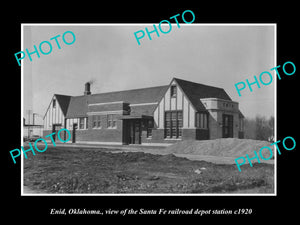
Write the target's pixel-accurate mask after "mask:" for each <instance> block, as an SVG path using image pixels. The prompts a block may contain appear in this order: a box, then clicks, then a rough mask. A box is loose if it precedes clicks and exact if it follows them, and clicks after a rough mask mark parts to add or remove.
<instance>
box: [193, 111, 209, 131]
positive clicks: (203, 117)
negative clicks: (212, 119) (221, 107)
mask: <svg viewBox="0 0 300 225" xmlns="http://www.w3.org/2000/svg"><path fill="white" fill-rule="evenodd" d="M195 122H196V127H197V128H201V129H207V128H208V125H207V114H206V113H199V112H197V113H196V120H195Z"/></svg>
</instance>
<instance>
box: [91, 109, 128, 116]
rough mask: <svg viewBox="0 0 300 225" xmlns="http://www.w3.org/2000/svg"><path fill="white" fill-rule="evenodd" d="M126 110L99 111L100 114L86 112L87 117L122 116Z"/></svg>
mask: <svg viewBox="0 0 300 225" xmlns="http://www.w3.org/2000/svg"><path fill="white" fill-rule="evenodd" d="M125 112H127V111H126V110H115V111H101V112H99V111H98V112H87V113H86V114H87V115H108V114H123V113H125Z"/></svg>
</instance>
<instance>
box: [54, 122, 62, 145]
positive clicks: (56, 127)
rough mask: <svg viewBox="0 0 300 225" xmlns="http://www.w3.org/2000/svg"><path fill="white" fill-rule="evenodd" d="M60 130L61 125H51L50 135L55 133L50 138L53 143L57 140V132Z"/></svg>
mask: <svg viewBox="0 0 300 225" xmlns="http://www.w3.org/2000/svg"><path fill="white" fill-rule="evenodd" d="M60 129H61V124H53V125H52V133H54V132H55V135H54V136H52V137H53V140H54V141H56V140H57V133H58V131H59V130H60Z"/></svg>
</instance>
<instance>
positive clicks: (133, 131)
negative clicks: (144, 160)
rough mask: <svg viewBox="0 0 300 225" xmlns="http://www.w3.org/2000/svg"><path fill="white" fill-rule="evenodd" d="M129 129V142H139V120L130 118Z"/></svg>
mask: <svg viewBox="0 0 300 225" xmlns="http://www.w3.org/2000/svg"><path fill="white" fill-rule="evenodd" d="M129 129H130V138H129V144H141V121H140V120H130V122H129Z"/></svg>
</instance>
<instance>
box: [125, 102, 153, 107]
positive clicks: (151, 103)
mask: <svg viewBox="0 0 300 225" xmlns="http://www.w3.org/2000/svg"><path fill="white" fill-rule="evenodd" d="M156 104H158V102H149V103H139V104H129V106H143V105H156Z"/></svg>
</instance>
